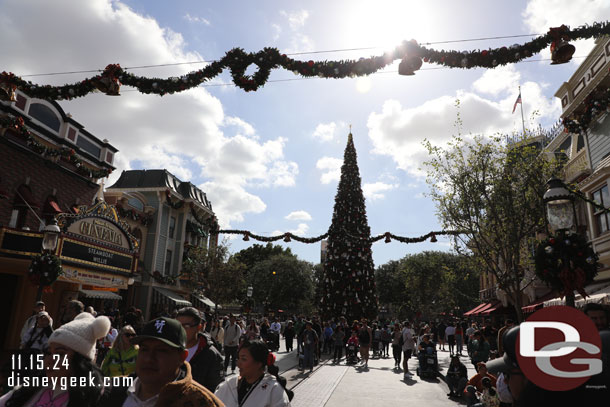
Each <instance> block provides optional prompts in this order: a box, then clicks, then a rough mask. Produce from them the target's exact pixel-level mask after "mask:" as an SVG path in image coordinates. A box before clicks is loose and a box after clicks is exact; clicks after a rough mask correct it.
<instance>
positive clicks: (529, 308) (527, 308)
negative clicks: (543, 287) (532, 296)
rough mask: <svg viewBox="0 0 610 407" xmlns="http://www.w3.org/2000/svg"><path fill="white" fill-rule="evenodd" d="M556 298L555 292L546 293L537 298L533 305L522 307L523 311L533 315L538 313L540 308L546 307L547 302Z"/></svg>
mask: <svg viewBox="0 0 610 407" xmlns="http://www.w3.org/2000/svg"><path fill="white" fill-rule="evenodd" d="M555 297H557V294H556V293H555V292H553V291H551V292H550V293H546V294H545V295H543V296H542V297H540V298H537V299H536V300H535V301H534V302H532V303H531V304H529V305H526V306H525V307H521V310H522V311H523V312H524V313H526V314H531V313H532V312H534V311H537V310H539V309H540V308H542V307H544V302H545V301H548V300H552V299H553V298H555Z"/></svg>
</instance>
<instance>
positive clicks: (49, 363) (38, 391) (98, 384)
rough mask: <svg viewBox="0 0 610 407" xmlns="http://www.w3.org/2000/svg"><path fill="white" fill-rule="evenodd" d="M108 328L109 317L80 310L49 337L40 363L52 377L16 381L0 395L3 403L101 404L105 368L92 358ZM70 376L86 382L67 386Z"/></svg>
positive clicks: (0, 406)
mask: <svg viewBox="0 0 610 407" xmlns="http://www.w3.org/2000/svg"><path fill="white" fill-rule="evenodd" d="M109 328H110V321H109V320H108V318H107V317H105V316H101V317H98V318H94V317H93V315H91V314H89V313H87V312H82V313H80V314H78V315H77V316H76V317H75V318H74V320H72V321H70V322H68V323H66V324H64V325H62V326H60V327H59V328H57V329H56V330H55V331H54V332H53V334H51V336H50V337H49V341H48V344H49V346H48V348H47V349H45V351H44V355H45V356H44V359H43V360H42V366H41V367H42V368H43V369H44V371H45V373H46V376H47V377H48V378H49V379H48V385H47V387H42V386H38V387H37V386H20V385H17V386H16V387H15V388H14V389H13V390H11V391H9V392H8V393H6V394H5V395H4V396H2V397H0V407H22V406H53V407H94V406H97V405H99V401H100V397H101V395H102V391H103V388H104V387H103V386H102V384H103V375H102V372H101V371H100V369H99V368H98V367H97V366H96V365H95V363H94V362H93V361H94V359H95V342H96V340H97V339H99V338H103V337H104V335H106V333H107V332H108V329H109ZM36 362H38V359H37V360H36ZM71 378H77V382H78V383H81V382H82V380H81V378H83V379H85V381H86V382H87V385H85V386H69V385H67V386H66V385H65V384H66V383H68V382H69V379H71ZM53 382H55V383H56V385H55V386H53V385H52V383H53ZM61 383H63V385H62V384H61ZM90 383H91V384H90Z"/></svg>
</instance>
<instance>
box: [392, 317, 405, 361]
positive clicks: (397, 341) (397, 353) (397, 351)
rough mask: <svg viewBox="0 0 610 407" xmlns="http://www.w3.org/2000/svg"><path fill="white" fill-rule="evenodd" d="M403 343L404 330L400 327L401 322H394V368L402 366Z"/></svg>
mask: <svg viewBox="0 0 610 407" xmlns="http://www.w3.org/2000/svg"><path fill="white" fill-rule="evenodd" d="M403 344H404V342H403V338H402V330H401V329H400V324H399V323H398V322H396V323H395V324H394V330H393V331H392V355H393V356H394V369H398V368H399V367H400V361H401V360H402V345H403Z"/></svg>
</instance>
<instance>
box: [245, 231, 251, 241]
mask: <svg viewBox="0 0 610 407" xmlns="http://www.w3.org/2000/svg"><path fill="white" fill-rule="evenodd" d="M248 235H249V233H245V234H244V242H247V241H249V240H250V237H248Z"/></svg>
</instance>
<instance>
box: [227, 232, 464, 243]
mask: <svg viewBox="0 0 610 407" xmlns="http://www.w3.org/2000/svg"><path fill="white" fill-rule="evenodd" d="M216 233H217V234H226V235H243V240H244V241H249V240H250V238H252V239H254V240H258V241H259V242H275V241H278V240H284V242H290V241H292V240H296V241H297V242H301V243H307V244H310V243H316V242H319V241H321V240H324V239H326V238H327V237H328V232H326V233H324V234H323V235H320V236H316V237H311V238H306V237H301V236H297V235H294V234H292V233H290V232H287V233H284V234H281V235H276V236H261V235H256V234H254V233H252V232H250V231H248V230H235V229H230V230H218V231H217V232H216ZM344 233H345V234H346V235H347V236H348V237H350V238H352V239H355V240H359V241H362V242H365V240H368V242H370V243H375V242H378V241H379V240H381V239H383V238H385V242H386V243H390V242H391V241H392V239H394V240H397V241H399V242H401V243H421V242H423V241H426V240H428V239H430V242H432V243H435V242H436V241H437V239H436V236H445V235H452V236H456V235H461V234H463V232H460V231H453V230H441V231H438V232H428V233H426V234H425V235H423V236H420V237H405V236H398V235H395V234H393V233H390V232H385V233H382V234H380V235H377V236H374V237H371V238H370V239H360V238H359V237H355V236H352V235H350V234H349V233H347V232H344Z"/></svg>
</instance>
